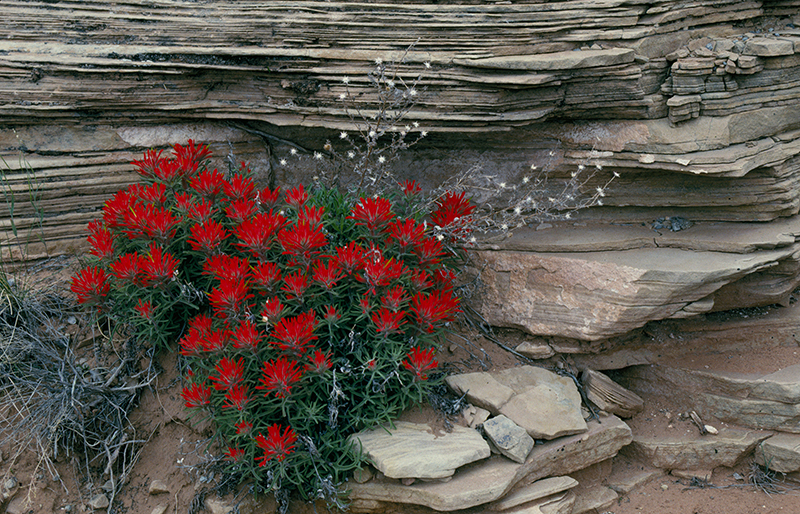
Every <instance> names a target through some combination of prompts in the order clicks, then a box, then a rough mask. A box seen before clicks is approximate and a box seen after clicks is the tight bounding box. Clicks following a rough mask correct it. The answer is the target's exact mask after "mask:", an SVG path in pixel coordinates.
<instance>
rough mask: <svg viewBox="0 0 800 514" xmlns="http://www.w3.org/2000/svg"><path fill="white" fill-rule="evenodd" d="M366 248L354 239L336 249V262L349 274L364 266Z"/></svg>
mask: <svg viewBox="0 0 800 514" xmlns="http://www.w3.org/2000/svg"><path fill="white" fill-rule="evenodd" d="M365 255H366V250H364V248H362V247H361V246H359V245H358V244H357V243H356V242H355V241H350V243H348V245H347V246H345V247H340V248H337V249H336V263H337V264H338V265H339V268H340V269H341V270H342V271H343V272H344V273H346V274H348V275H351V274H353V273H355V272H356V271H358V270H360V269H362V268H363V267H364V260H365Z"/></svg>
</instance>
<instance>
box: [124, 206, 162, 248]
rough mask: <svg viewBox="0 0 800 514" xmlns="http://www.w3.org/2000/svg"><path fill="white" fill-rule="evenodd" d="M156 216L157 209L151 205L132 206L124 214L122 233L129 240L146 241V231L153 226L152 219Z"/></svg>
mask: <svg viewBox="0 0 800 514" xmlns="http://www.w3.org/2000/svg"><path fill="white" fill-rule="evenodd" d="M154 214H155V207H154V206H153V205H151V204H148V205H143V204H141V203H135V204H131V206H130V207H129V208H128V210H127V211H125V212H124V213H123V214H122V220H123V222H122V231H123V232H124V233H125V237H127V238H128V239H131V240H133V239H145V238H146V237H147V232H146V230H147V229H148V226H149V225H150V224H152V217H153V215H154Z"/></svg>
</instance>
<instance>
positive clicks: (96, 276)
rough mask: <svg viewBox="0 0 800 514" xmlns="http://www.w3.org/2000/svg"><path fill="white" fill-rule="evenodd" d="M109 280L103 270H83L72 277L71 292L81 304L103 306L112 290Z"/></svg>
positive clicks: (95, 267)
mask: <svg viewBox="0 0 800 514" xmlns="http://www.w3.org/2000/svg"><path fill="white" fill-rule="evenodd" d="M108 279H109V276H108V275H107V274H106V272H105V270H103V269H102V268H99V267H97V266H93V267H88V268H83V269H82V270H81V271H79V272H78V274H77V275H75V276H74V277H72V284H71V285H70V290H72V292H73V293H75V295H76V296H77V297H78V303H80V304H87V305H101V304H102V303H103V301H104V300H105V298H106V296H107V295H108V292H109V291H110V290H111V285H110V284H109V282H108Z"/></svg>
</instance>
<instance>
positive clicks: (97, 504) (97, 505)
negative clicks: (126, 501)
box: [89, 494, 109, 510]
mask: <svg viewBox="0 0 800 514" xmlns="http://www.w3.org/2000/svg"><path fill="white" fill-rule="evenodd" d="M108 505H109V503H108V497H107V496H106V495H105V494H98V495H97V496H95V497H94V498H92V499H91V500H89V507H91V508H93V509H95V510H102V509H107V508H108Z"/></svg>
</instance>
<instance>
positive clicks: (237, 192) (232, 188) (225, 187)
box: [222, 174, 257, 207]
mask: <svg viewBox="0 0 800 514" xmlns="http://www.w3.org/2000/svg"><path fill="white" fill-rule="evenodd" d="M222 192H223V193H224V194H225V196H226V197H227V198H228V200H229V201H230V202H231V203H233V202H236V201H240V200H248V201H251V202H252V203H253V205H254V206H256V207H257V204H256V203H255V199H256V184H255V182H253V179H252V178H250V177H245V176H243V175H239V174H235V175H233V176H232V177H231V178H230V179H229V180H228V181H226V182H223V183H222Z"/></svg>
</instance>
